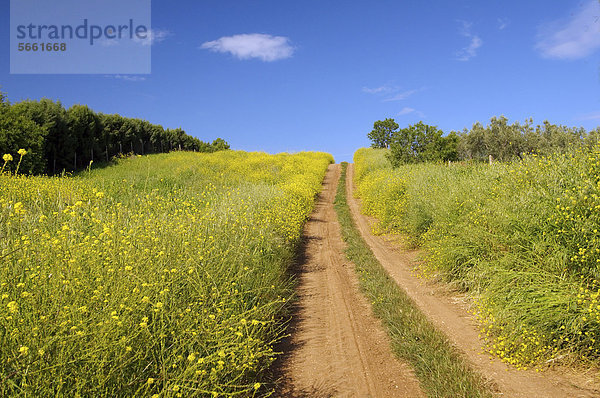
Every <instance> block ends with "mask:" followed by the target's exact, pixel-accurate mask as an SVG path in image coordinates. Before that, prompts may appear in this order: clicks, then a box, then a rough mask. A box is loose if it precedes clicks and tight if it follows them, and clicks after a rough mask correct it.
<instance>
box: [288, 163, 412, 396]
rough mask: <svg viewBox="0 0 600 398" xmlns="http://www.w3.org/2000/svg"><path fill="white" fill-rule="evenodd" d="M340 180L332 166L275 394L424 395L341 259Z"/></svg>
mask: <svg viewBox="0 0 600 398" xmlns="http://www.w3.org/2000/svg"><path fill="white" fill-rule="evenodd" d="M339 176H340V166H339V165H331V166H330V167H329V168H328V170H327V174H326V176H325V180H324V183H323V191H322V192H321V194H320V195H319V198H318V200H317V203H316V206H315V210H314V213H313V215H312V217H311V219H310V220H309V221H308V222H307V224H306V227H305V237H306V240H307V244H306V247H305V249H304V259H305V261H303V263H302V264H300V265H299V267H298V270H297V275H296V276H297V278H298V282H299V283H298V289H297V295H298V301H297V302H298V305H297V309H296V311H295V312H296V314H295V316H294V317H295V324H294V325H292V327H291V329H292V330H291V337H290V339H289V340H290V341H289V342H288V345H289V347H290V349H289V350H288V351H287V352H285V354H284V355H283V358H282V363H281V364H280V365H279V366H280V368H281V372H282V374H283V376H282V383H281V389H280V391H278V392H277V395H276V396H278V397H289V398H297V397H311V398H313V397H314V398H319V397H421V396H423V394H422V393H421V390H420V387H419V384H418V382H417V381H416V379H415V377H414V375H413V374H412V371H411V369H410V368H409V367H408V366H406V365H405V364H403V363H400V362H399V361H398V360H397V359H396V358H395V357H394V355H393V353H392V351H391V348H390V344H389V340H388V338H387V335H386V334H385V332H384V331H383V329H382V326H381V324H380V322H379V321H378V320H377V319H376V318H375V317H374V316H373V315H372V313H371V309H370V305H369V303H368V301H367V300H366V299H365V298H364V297H363V296H362V294H361V293H360V292H359V288H358V280H357V277H356V275H355V271H354V265H353V264H352V263H350V262H349V261H347V259H346V257H345V255H344V253H343V250H344V243H343V241H342V236H341V231H340V226H339V223H338V221H337V216H336V213H335V210H334V208H333V201H334V198H335V194H336V188H337V184H338V180H339Z"/></svg>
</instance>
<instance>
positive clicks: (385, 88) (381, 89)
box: [362, 85, 396, 94]
mask: <svg viewBox="0 0 600 398" xmlns="http://www.w3.org/2000/svg"><path fill="white" fill-rule="evenodd" d="M395 90H396V87H392V86H387V85H383V86H379V87H375V88H369V87H363V88H362V91H363V92H365V93H369V94H381V93H389V92H392V91H395Z"/></svg>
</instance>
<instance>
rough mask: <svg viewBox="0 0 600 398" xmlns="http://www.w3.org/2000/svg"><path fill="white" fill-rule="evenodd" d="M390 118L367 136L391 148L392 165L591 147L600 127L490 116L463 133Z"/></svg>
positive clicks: (506, 157) (599, 136)
mask: <svg viewBox="0 0 600 398" xmlns="http://www.w3.org/2000/svg"><path fill="white" fill-rule="evenodd" d="M399 127H400V126H399V125H398V124H397V123H396V122H395V121H394V119H385V120H378V121H376V122H375V123H374V124H373V130H371V132H369V133H368V134H367V136H368V137H369V139H370V140H371V141H372V145H371V146H372V147H374V148H389V149H390V152H389V155H388V157H389V159H390V161H391V162H392V164H393V165H394V166H398V165H400V164H405V163H417V162H446V161H458V160H475V161H487V160H488V159H489V158H490V156H491V158H492V159H494V160H498V161H510V160H513V159H517V158H522V157H523V156H524V155H525V154H528V153H536V154H540V155H549V154H551V153H564V152H566V151H569V150H572V149H574V148H580V147H590V146H593V145H594V144H596V143H597V142H598V140H599V139H600V128H596V129H594V130H591V131H586V130H585V129H584V128H582V127H567V126H563V125H556V124H552V123H550V122H548V121H547V120H545V121H544V122H543V123H542V124H541V125H539V124H538V125H535V126H534V124H533V120H532V119H528V120H526V121H525V122H524V123H519V122H514V123H512V124H509V122H508V119H507V118H506V117H504V116H500V117H492V118H491V119H490V123H489V124H488V125H486V126H483V125H482V124H481V123H479V122H477V123H475V124H474V125H473V127H472V128H471V129H466V128H465V129H464V130H463V131H462V132H456V131H451V132H450V133H449V134H446V135H444V132H443V131H442V130H440V129H438V128H437V127H436V126H430V125H427V124H424V123H423V122H418V123H416V124H413V125H409V126H407V127H405V128H402V129H400V128H399Z"/></svg>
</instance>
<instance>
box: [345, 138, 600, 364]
mask: <svg viewBox="0 0 600 398" xmlns="http://www.w3.org/2000/svg"><path fill="white" fill-rule="evenodd" d="M386 152H387V151H386V150H374V149H360V150H358V151H357V152H356V153H355V157H354V159H355V164H356V177H355V178H356V180H355V181H356V183H357V186H358V192H357V193H358V195H359V196H360V198H361V199H362V203H363V211H364V212H365V213H367V214H369V215H372V216H375V217H377V218H378V220H379V223H378V224H377V226H376V228H375V230H376V232H377V233H388V232H392V233H400V234H403V235H404V236H406V237H407V238H408V240H409V242H410V244H412V245H414V246H418V247H421V248H422V249H423V259H422V260H423V261H421V262H420V266H419V270H420V272H421V273H422V274H423V275H425V276H437V277H440V278H442V279H445V280H446V281H449V282H450V283H451V284H452V285H454V286H455V287H456V288H458V289H459V290H462V291H466V292H468V293H469V295H470V296H471V297H472V299H473V301H474V303H475V306H474V312H475V313H476V315H477V316H478V318H479V320H480V324H481V333H482V335H483V336H484V337H485V338H486V339H487V342H488V346H487V349H488V351H489V352H490V353H491V354H493V355H495V356H497V357H499V358H501V359H502V360H503V361H505V362H506V363H509V364H512V365H514V366H516V367H518V368H520V369H526V368H535V369H538V370H542V369H544V368H545V367H546V366H547V365H548V364H554V363H558V362H563V363H564V362H566V363H573V362H582V361H583V362H584V363H585V362H588V361H589V362H592V361H596V360H597V358H598V355H599V352H600V328H599V326H600V303H599V302H598V301H599V296H600V294H599V292H598V290H599V287H600V286H599V282H598V281H599V279H600V275H598V263H600V244H599V243H600V233H599V230H600V217H599V213H598V211H599V209H600V185H599V184H600V148H598V147H596V148H594V149H592V150H589V151H588V150H585V151H584V150H580V151H576V152H573V153H570V154H566V155H553V156H548V157H541V156H535V155H530V156H527V157H525V158H524V159H523V160H521V161H516V162H512V163H495V164H493V165H488V164H483V163H454V164H450V165H447V164H414V165H404V166H400V167H399V168H397V169H393V168H392V167H391V165H390V164H389V162H388V161H387V158H386V156H385V155H386Z"/></svg>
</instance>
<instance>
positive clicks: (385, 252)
mask: <svg viewBox="0 0 600 398" xmlns="http://www.w3.org/2000/svg"><path fill="white" fill-rule="evenodd" d="M353 174H354V167H353V165H349V166H348V172H347V185H346V193H347V196H348V205H349V206H350V210H351V212H352V216H353V217H354V221H355V223H356V224H357V226H358V229H359V230H360V232H361V235H362V236H363V239H365V241H366V242H367V244H368V245H369V246H370V248H371V250H372V251H373V253H374V254H375V256H376V257H377V259H378V260H379V262H380V263H381V264H382V265H383V267H384V268H385V269H386V270H387V272H388V273H389V275H390V276H391V277H392V278H393V279H394V280H395V281H396V283H398V285H400V286H401V287H402V288H403V289H404V290H405V291H406V292H407V293H408V295H409V296H410V297H411V298H412V299H413V300H414V301H415V303H416V304H417V306H418V307H419V308H420V310H421V311H423V312H424V313H425V314H426V315H427V317H428V318H429V319H430V320H431V321H432V322H433V323H434V324H435V326H436V327H437V328H438V329H439V330H440V331H442V332H443V333H445V334H446V336H447V337H448V338H449V340H450V341H451V342H452V343H453V344H454V345H456V346H457V347H458V348H459V349H460V350H461V351H462V352H463V353H464V354H465V356H466V358H467V359H468V360H469V361H470V362H471V363H472V364H473V365H474V368H475V369H477V370H478V371H479V372H481V373H482V374H483V375H484V377H486V378H487V379H488V380H490V381H491V382H492V383H493V384H495V385H496V386H497V388H498V389H499V391H500V392H499V395H500V396H502V397H536V398H542V397H552V398H555V397H569V398H574V397H600V391H599V390H598V389H597V387H596V386H595V385H594V384H595V383H596V382H595V381H594V378H595V375H584V374H575V373H574V372H572V371H566V370H550V371H545V372H542V373H536V372H534V371H519V370H516V369H514V368H512V367H509V366H507V365H506V364H504V363H502V362H501V361H500V360H498V359H496V358H493V359H490V357H489V356H488V355H486V354H483V353H482V347H483V341H482V340H481V339H480V338H479V332H478V329H477V325H476V323H475V320H474V319H473V317H472V316H471V315H469V314H468V312H467V310H466V306H465V303H464V300H463V298H462V297H460V296H458V295H455V294H454V295H452V294H449V293H448V291H447V290H445V289H444V288H443V286H441V285H436V284H434V283H428V282H425V281H423V280H421V279H418V278H416V277H415V276H413V273H412V267H413V264H414V262H415V258H416V252H410V251H406V250H402V249H400V248H399V247H398V245H397V244H395V242H391V241H390V240H389V239H386V238H384V237H381V236H374V235H373V234H372V233H371V223H372V222H373V220H372V219H370V218H368V217H366V216H364V215H362V214H361V213H360V211H359V203H358V201H357V200H356V199H355V198H354V196H353V184H352V182H353Z"/></svg>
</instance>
